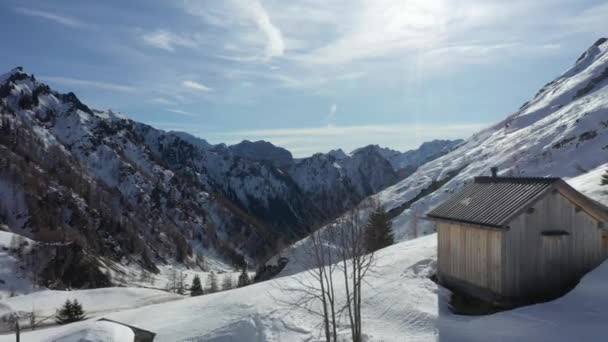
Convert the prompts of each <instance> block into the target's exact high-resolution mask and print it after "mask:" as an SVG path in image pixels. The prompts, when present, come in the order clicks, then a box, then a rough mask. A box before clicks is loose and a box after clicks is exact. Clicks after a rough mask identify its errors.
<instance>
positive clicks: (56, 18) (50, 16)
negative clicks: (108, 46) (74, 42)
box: [14, 7, 92, 28]
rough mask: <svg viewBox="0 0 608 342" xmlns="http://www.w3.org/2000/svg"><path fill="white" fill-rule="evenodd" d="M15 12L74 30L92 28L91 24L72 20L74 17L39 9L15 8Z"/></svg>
mask: <svg viewBox="0 0 608 342" xmlns="http://www.w3.org/2000/svg"><path fill="white" fill-rule="evenodd" d="M14 11H15V12H17V13H19V14H23V15H27V16H30V17H37V18H43V19H47V20H50V21H53V22H55V23H57V24H61V25H64V26H68V27H74V28H90V27H92V26H91V25H90V24H87V23H85V22H83V21H81V20H78V19H76V18H72V17H69V16H66V15H60V14H56V13H52V12H48V11H42V10H37V9H32V8H25V7H15V8H14Z"/></svg>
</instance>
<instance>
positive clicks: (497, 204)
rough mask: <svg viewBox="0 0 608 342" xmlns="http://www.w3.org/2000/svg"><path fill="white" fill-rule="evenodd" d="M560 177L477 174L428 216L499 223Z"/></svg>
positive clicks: (486, 224) (488, 223)
mask: <svg viewBox="0 0 608 342" xmlns="http://www.w3.org/2000/svg"><path fill="white" fill-rule="evenodd" d="M557 181H559V178H524V177H476V178H475V182H474V183H472V184H470V185H468V186H466V187H465V188H464V189H463V190H462V191H460V192H458V193H457V194H455V195H454V196H452V197H451V198H449V199H448V200H446V201H445V202H443V203H442V204H440V205H439V206H438V207H437V208H435V209H434V210H432V211H431V212H430V213H429V214H428V215H427V216H428V217H430V218H437V219H445V220H452V221H459V222H466V223H473V224H479V225H484V226H492V227H501V226H502V225H503V224H505V222H504V221H505V220H506V219H508V218H509V217H511V215H513V214H514V213H515V212H517V210H519V209H521V208H522V207H523V206H525V205H526V204H527V203H528V202H529V201H530V200H532V199H533V198H535V197H536V196H538V195H540V194H541V193H543V192H544V191H545V190H547V189H548V188H550V187H551V186H552V185H553V184H554V183H555V182H557Z"/></svg>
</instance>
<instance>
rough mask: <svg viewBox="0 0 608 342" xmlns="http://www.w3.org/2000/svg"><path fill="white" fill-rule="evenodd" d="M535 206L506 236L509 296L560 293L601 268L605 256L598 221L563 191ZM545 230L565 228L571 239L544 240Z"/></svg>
mask: <svg viewBox="0 0 608 342" xmlns="http://www.w3.org/2000/svg"><path fill="white" fill-rule="evenodd" d="M533 207H534V208H535V210H534V212H533V213H531V214H529V213H527V212H525V211H524V212H522V213H521V214H520V215H519V216H518V217H516V218H514V219H513V220H512V221H511V223H510V225H509V226H510V229H509V230H508V231H506V232H505V239H504V256H503V258H504V259H503V267H504V269H503V277H504V280H505V284H504V289H503V290H504V291H503V294H504V295H505V296H509V297H525V296H535V295H545V294H548V293H551V292H552V291H559V290H560V289H563V288H564V287H565V286H567V285H569V283H572V282H573V281H574V280H576V279H578V278H580V277H581V276H582V275H584V274H585V273H587V272H588V271H589V270H591V269H593V268H594V267H596V266H597V265H598V264H599V263H601V262H602V261H603V259H604V258H605V255H606V252H605V251H603V249H602V243H601V230H600V229H599V228H598V227H597V221H596V220H595V219H594V218H593V217H591V216H589V214H587V213H586V212H585V211H582V210H578V211H577V210H576V208H575V205H573V204H572V203H571V202H570V201H569V200H568V199H566V198H565V197H563V196H562V195H561V193H552V192H548V193H546V195H545V196H544V197H543V198H541V199H540V200H539V201H537V202H536V203H534V204H533ZM543 230H564V231H566V232H568V233H569V234H570V235H566V236H562V237H559V238H556V237H543V236H542V235H541V232H542V231H543Z"/></svg>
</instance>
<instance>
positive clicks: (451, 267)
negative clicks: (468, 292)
mask: <svg viewBox="0 0 608 342" xmlns="http://www.w3.org/2000/svg"><path fill="white" fill-rule="evenodd" d="M438 230H439V233H438V239H439V241H438V244H437V246H438V252H437V255H438V258H439V262H438V265H439V266H438V269H439V278H440V279H441V278H442V276H449V277H452V278H455V279H460V280H462V281H464V282H467V283H470V284H472V285H475V286H478V287H483V288H487V289H489V290H491V291H492V292H495V293H499V292H500V290H501V281H502V277H500V276H499V275H500V273H501V266H502V263H501V260H500V258H501V256H502V253H501V249H500V246H501V245H502V234H503V232H502V231H499V230H490V229H483V228H473V227H468V226H463V225H460V224H453V223H444V222H441V223H438Z"/></svg>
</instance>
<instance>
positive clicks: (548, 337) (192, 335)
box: [0, 179, 608, 342]
mask: <svg viewBox="0 0 608 342" xmlns="http://www.w3.org/2000/svg"><path fill="white" fill-rule="evenodd" d="M573 181H574V182H578V181H581V179H577V180H573ZM436 239H437V236H436V234H430V235H428V236H425V237H420V238H416V239H413V240H409V241H405V242H401V243H398V244H395V245H393V246H390V247H388V248H385V249H383V250H381V251H379V252H378V254H377V266H376V267H375V269H374V271H373V272H371V273H370V276H369V277H368V278H367V280H368V281H367V282H366V285H365V288H364V293H365V295H364V302H363V312H362V314H363V322H364V326H363V331H364V334H365V337H366V341H370V342H373V341H437V340H440V341H447V342H451V341H455V342H456V341H457V342H465V341H480V342H481V341H525V342H527V341H558V342H561V341H563V342H570V341H601V340H603V336H604V335H605V322H606V320H607V319H608V295H606V291H605V285H606V283H607V282H608V263H604V264H602V265H601V266H599V267H598V268H597V269H596V270H594V271H592V272H591V273H589V274H588V275H586V276H585V277H584V278H583V280H582V281H581V283H580V284H579V285H578V286H577V287H576V288H575V289H574V290H573V291H571V292H570V293H569V294H567V295H566V296H564V297H563V298H560V299H557V300H555V301H553V302H548V303H544V304H538V305H533V306H528V307H522V308H519V309H516V310H513V311H505V312H502V313H498V314H494V315H489V316H478V317H470V316H468V317H467V316H460V315H454V314H452V313H451V312H450V311H449V309H448V299H449V292H448V291H447V290H445V289H443V288H441V287H438V286H437V285H436V284H435V283H433V282H432V281H431V280H430V279H429V278H428V277H429V276H430V275H431V274H432V273H433V272H434V269H435V261H436V247H437V246H436ZM306 277H307V275H306V274H305V273H300V274H296V275H292V276H289V277H283V278H280V279H277V280H273V281H267V282H263V283H259V284H255V285H251V286H248V287H244V288H240V289H235V290H232V291H228V292H221V293H217V294H213V295H206V296H202V297H196V298H186V299H184V300H180V301H173V302H167V303H162V304H158V305H150V306H146V307H144V308H140V309H134V310H123V311H120V312H115V313H111V314H108V315H106V316H105V317H108V318H110V319H113V320H117V321H120V322H124V323H127V324H131V325H135V326H139V327H141V328H144V329H148V330H151V331H153V332H156V333H157V334H158V336H157V339H156V340H157V341H159V342H168V341H215V342H223V341H232V342H249V341H257V342H279V341H294V342H297V341H315V340H318V339H319V338H320V337H319V336H320V333H321V330H320V329H321V324H320V319H319V317H317V316H315V315H312V314H310V313H308V312H306V311H303V310H298V309H295V308H293V307H290V306H288V305H285V304H282V302H283V301H289V297H290V296H292V295H293V294H292V293H288V292H286V291H282V290H281V289H282V288H286V287H287V288H289V287H290V286H300V285H301V283H300V281H301V280H302V279H305V278H306ZM338 278H340V277H338ZM336 289H341V280H340V279H337V283H336ZM133 291H139V290H133ZM336 295H337V296H342V295H343V293H342V292H341V290H339V291H338V292H337V293H336ZM24 298H27V296H26V297H24ZM106 301H107V302H108V303H110V302H111V303H115V304H116V305H117V306H118V307H119V306H120V304H119V302H120V301H121V297H120V296H117V297H113V296H110V295H109V296H107V297H106ZM94 324H95V323H93V322H92V321H86V322H82V323H75V324H71V325H68V326H60V327H53V328H49V329H44V330H38V331H33V332H25V333H23V335H22V340H24V341H28V342H30V341H31V342H38V341H54V339H56V338H59V337H61V336H71V335H72V334H73V333H74V331H77V330H80V329H91V328H92V327H93V326H94ZM346 329H347V327H346V326H343V327H342V329H340V333H341V334H344V335H345V336H346V334H347V331H346ZM13 340H14V336H9V335H0V342H5V341H6V342H8V341H13Z"/></svg>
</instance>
